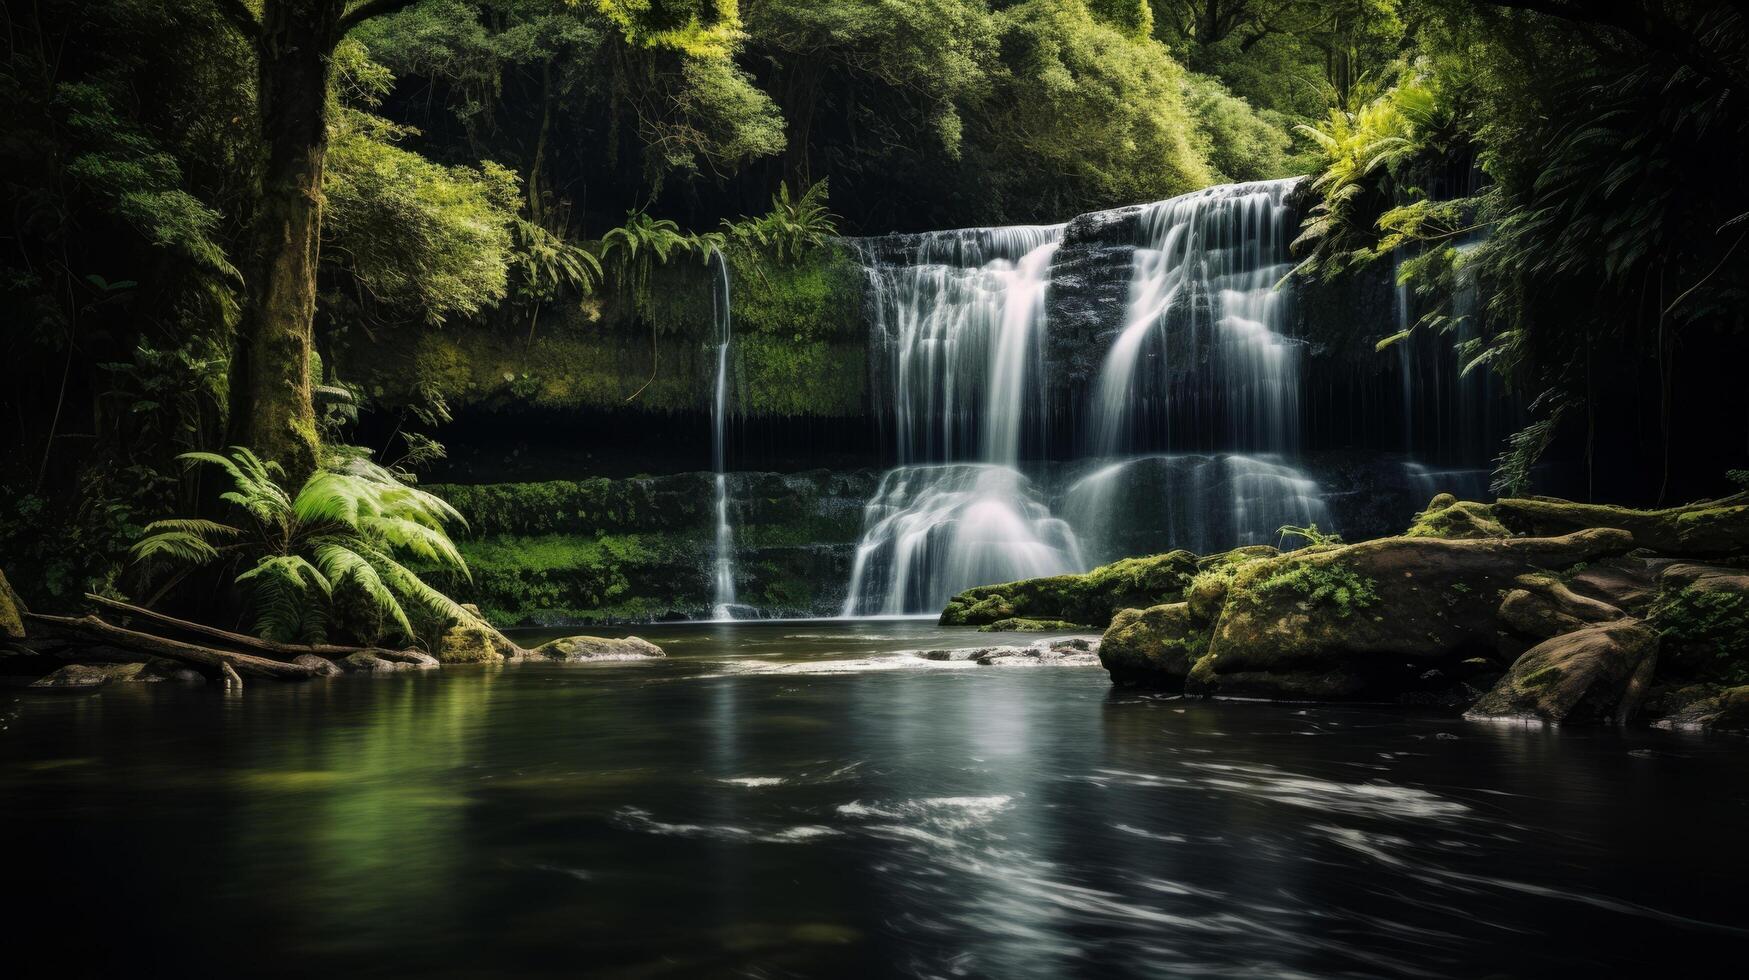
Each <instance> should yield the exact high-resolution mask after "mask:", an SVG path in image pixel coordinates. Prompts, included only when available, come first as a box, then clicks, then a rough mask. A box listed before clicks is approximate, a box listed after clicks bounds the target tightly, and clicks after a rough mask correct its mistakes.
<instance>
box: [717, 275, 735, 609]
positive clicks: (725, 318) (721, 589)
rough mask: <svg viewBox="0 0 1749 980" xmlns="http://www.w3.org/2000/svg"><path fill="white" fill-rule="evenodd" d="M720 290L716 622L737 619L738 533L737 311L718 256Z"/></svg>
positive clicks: (727, 279) (718, 313)
mask: <svg viewBox="0 0 1749 980" xmlns="http://www.w3.org/2000/svg"><path fill="white" fill-rule="evenodd" d="M715 259H716V267H717V272H718V281H717V284H718V286H719V287H720V288H719V290H718V291H716V292H714V293H713V294H712V299H713V300H714V302H713V303H712V310H713V312H714V313H715V314H716V322H717V388H716V397H715V399H713V400H712V402H711V466H712V469H714V470H715V471H716V516H717V530H716V551H715V554H714V555H713V556H712V559H711V561H712V575H711V578H712V585H713V594H712V598H713V602H712V611H713V615H714V616H715V618H717V619H734V618H735V612H736V605H735V532H734V529H733V528H732V527H730V525H729V474H728V451H727V446H726V442H727V424H728V414H729V343H730V340H731V338H732V336H733V328H734V310H733V308H732V307H731V306H730V303H729V263H728V260H727V259H725V258H723V253H722V252H720V251H719V252H716V253H715Z"/></svg>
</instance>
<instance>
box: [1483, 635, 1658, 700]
mask: <svg viewBox="0 0 1749 980" xmlns="http://www.w3.org/2000/svg"><path fill="white" fill-rule="evenodd" d="M1657 662H1658V634H1656V633H1654V632H1653V631H1652V630H1650V629H1648V628H1646V626H1645V625H1643V624H1642V623H1641V622H1640V621H1638V620H1635V619H1620V620H1617V621H1615V622H1611V623H1603V624H1600V625H1597V626H1588V627H1586V628H1584V629H1581V630H1576V631H1574V632H1571V633H1564V634H1562V635H1560V636H1556V637H1552V638H1550V639H1547V640H1544V641H1543V642H1541V643H1539V644H1537V645H1536V646H1534V647H1532V648H1531V649H1530V650H1528V651H1526V652H1525V653H1524V655H1523V656H1521V657H1519V658H1518V659H1517V660H1516V661H1514V662H1513V664H1512V669H1511V670H1509V671H1508V672H1507V673H1506V676H1504V677H1502V678H1501V679H1500V681H1499V683H1497V684H1495V685H1494V688H1493V689H1492V690H1490V691H1489V692H1488V693H1487V694H1485V695H1483V696H1482V697H1481V699H1480V700H1478V701H1477V702H1476V704H1475V705H1474V706H1473V707H1471V708H1470V710H1469V711H1468V712H1467V713H1465V715H1464V717H1466V718H1471V719H1489V718H1533V719H1537V720H1540V721H1545V722H1551V723H1555V724H1559V723H1562V722H1597V721H1613V722H1615V723H1616V724H1622V723H1624V722H1626V721H1628V720H1629V719H1631V718H1632V717H1633V716H1634V715H1635V713H1636V712H1638V710H1639V707H1640V703H1641V701H1642V700H1643V699H1644V697H1645V694H1646V692H1647V690H1648V689H1649V687H1650V685H1651V680H1652V672H1653V671H1654V670H1655V669H1656V665H1657Z"/></svg>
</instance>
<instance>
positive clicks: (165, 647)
mask: <svg viewBox="0 0 1749 980" xmlns="http://www.w3.org/2000/svg"><path fill="white" fill-rule="evenodd" d="M25 619H27V620H28V621H30V622H32V623H38V624H42V625H46V626H49V627H51V628H53V629H55V630H58V631H62V632H65V633H73V634H77V635H78V636H80V637H83V638H88V639H89V640H90V641H91V642H92V644H93V645H94V646H104V647H119V648H121V649H124V650H138V651H140V652H141V653H144V654H149V655H151V656H154V657H163V658H164V659H165V660H175V661H177V662H179V663H185V664H188V665H190V666H192V667H198V668H200V669H201V670H202V671H204V672H206V673H209V674H211V673H222V672H223V671H222V668H223V667H224V666H226V665H229V666H230V667H231V669H233V670H235V671H236V672H237V673H239V674H243V675H246V676H253V677H272V678H276V679H278V680H305V679H307V678H310V677H314V676H315V674H316V672H315V671H314V670H313V669H311V668H309V667H305V666H303V665H301V664H288V663H285V662H284V661H281V660H271V659H268V658H267V657H257V656H255V655H254V654H248V653H236V652H234V651H230V650H218V649H214V648H213V647H205V646H198V645H196V644H193V643H183V642H182V641H180V640H167V639H165V638H163V637H161V636H153V635H152V634H150V633H141V632H138V631H136V630H130V629H123V628H122V627H120V626H112V625H110V624H109V623H106V622H104V621H103V620H101V619H98V618H97V617H96V616H80V617H72V616H48V615H44V614H42V613H26V614H25ZM61 656H66V654H62V655H61Z"/></svg>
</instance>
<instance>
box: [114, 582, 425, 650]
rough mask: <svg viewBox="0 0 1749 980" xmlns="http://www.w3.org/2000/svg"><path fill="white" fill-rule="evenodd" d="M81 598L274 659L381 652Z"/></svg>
mask: <svg viewBox="0 0 1749 980" xmlns="http://www.w3.org/2000/svg"><path fill="white" fill-rule="evenodd" d="M85 598H86V599H88V600H90V601H91V602H93V603H95V604H97V605H99V606H102V607H104V608H105V609H113V610H114V611H116V612H118V613H126V614H127V615H129V616H138V617H140V618H141V619H148V620H151V621H152V622H154V623H157V624H159V625H160V626H168V627H170V628H172V629H177V630H181V631H183V632H185V633H193V634H195V635H197V636H204V637H207V638H209V639H213V640H217V641H218V642H219V643H220V644H221V645H223V646H228V647H234V648H236V649H238V650H246V651H252V652H255V653H259V654H262V655H264V656H268V657H273V658H275V659H277V660H290V659H292V658H293V657H297V656H300V655H302V654H306V653H313V654H315V655H316V656H318V657H327V658H328V659H330V660H333V659H336V658H339V657H345V656H348V655H350V654H354V653H375V654H379V655H380V654H382V653H383V652H385V651H384V650H383V649H382V648H381V647H349V646H340V645H337V644H332V643H278V642H275V641H273V640H263V639H261V638H260V637H256V636H247V635H244V634H242V633H233V632H231V631H230V630H223V629H219V628H218V627H216V626H207V625H206V624H204V623H193V622H189V621H188V620H186V619H177V618H176V617H175V616H166V615H165V614H163V613H161V612H156V611H154V610H151V609H146V608H143V607H141V606H136V605H133V604H132V603H127V602H122V601H120V600H119V599H110V598H108V597H106V596H100V595H97V594H96V593H94V592H87V593H85ZM387 652H389V653H395V652H398V651H393V650H391V651H387Z"/></svg>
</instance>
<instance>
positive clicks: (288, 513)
mask: <svg viewBox="0 0 1749 980" xmlns="http://www.w3.org/2000/svg"><path fill="white" fill-rule="evenodd" d="M182 458H183V459H185V460H187V461H188V462H190V463H202V464H206V465H209V466H214V467H217V468H219V469H220V470H222V471H223V472H224V473H225V475H226V476H227V477H229V480H230V486H231V489H229V490H227V491H225V492H224V493H222V494H220V499H221V500H222V501H224V502H225V503H227V504H230V505H231V507H232V509H233V511H234V512H236V514H237V518H238V520H239V523H240V524H241V525H242V526H237V525H232V524H221V523H218V522H215V521H210V520H205V519H200V518H170V519H165V520H159V521H154V522H153V523H151V524H148V525H147V526H146V528H145V531H144V536H143V537H141V538H140V540H139V541H138V542H136V543H135V544H134V546H133V547H132V548H131V549H130V553H131V554H132V555H133V558H134V560H135V561H136V562H143V563H147V564H148V565H151V566H159V567H169V568H192V567H198V566H202V565H207V564H211V563H213V562H217V561H224V562H225V563H227V564H228V565H231V566H234V567H238V568H241V569H242V571H241V572H240V573H239V574H238V575H237V576H236V579H235V581H236V583H237V584H238V585H240V586H243V587H244V588H245V589H246V590H247V592H248V594H249V600H250V605H251V607H252V608H253V610H254V615H255V631H256V633H257V634H258V635H260V636H263V637H267V638H269V639H276V640H283V641H290V640H303V641H309V642H315V641H319V640H320V639H322V638H323V637H325V636H326V635H327V632H328V629H329V627H330V625H337V626H340V627H342V628H350V629H352V630H353V631H354V632H355V633H360V634H362V638H364V639H374V638H375V636H374V626H373V624H365V623H360V622H358V621H356V620H355V621H353V622H350V623H349V622H345V621H344V620H342V621H340V622H336V620H337V619H339V618H340V617H337V616H336V612H337V611H339V610H341V609H343V608H344V607H343V606H342V605H340V604H339V603H340V601H342V600H348V599H350V600H351V601H353V602H354V603H356V604H357V605H359V606H360V607H361V608H364V609H366V610H368V611H370V612H371V613H374V614H376V615H377V616H380V617H381V618H383V619H386V620H387V621H388V623H389V624H390V626H391V627H392V629H391V632H394V633H397V634H398V635H400V636H403V637H406V638H407V639H410V640H411V639H417V638H418V635H417V631H416V630H415V628H414V626H413V624H412V621H411V620H410V619H409V616H408V610H409V608H412V609H413V610H415V611H419V612H423V613H425V614H427V615H429V616H431V617H434V618H436V619H438V620H441V621H444V622H453V621H456V620H460V619H462V618H464V615H465V614H464V613H463V612H462V610H461V609H460V607H458V606H457V605H456V604H455V603H454V602H452V601H450V600H449V599H448V598H446V597H445V596H444V595H442V594H441V593H439V592H438V591H437V590H435V589H433V588H431V587H430V586H429V585H426V584H425V583H424V582H423V581H422V580H421V579H420V578H419V576H418V575H416V574H415V573H414V572H412V571H411V570H409V569H408V568H407V566H406V565H404V564H403V563H402V562H403V561H405V560H407V559H408V558H411V559H414V560H418V561H423V562H426V563H429V564H431V565H434V566H437V567H440V568H448V569H453V570H455V571H456V572H458V573H460V574H461V575H463V576H466V575H467V564H466V562H465V561H463V559H462V557H461V554H460V553H459V552H458V551H457V550H456V548H455V546H454V545H453V544H451V543H450V540H449V536H448V534H447V533H446V532H445V530H444V525H445V524H446V523H448V522H450V521H459V520H460V514H458V513H457V512H456V511H455V509H454V508H452V507H450V506H449V505H448V504H446V503H444V502H443V501H442V500H441V499H439V498H438V497H436V496H434V495H432V494H430V493H427V492H425V491H423V490H418V489H415V488H413V487H410V486H407V485H405V484H403V483H401V482H400V481H399V480H397V479H395V476H394V474H392V473H390V472H389V471H388V470H386V469H384V468H383V467H380V466H378V465H376V464H374V463H372V462H370V460H369V459H368V458H366V457H365V456H364V455H363V454H362V453H361V452H357V451H349V452H343V453H339V454H336V455H334V456H332V457H331V458H329V459H328V460H327V461H326V462H325V464H324V466H323V467H322V468H320V469H318V470H317V471H316V472H315V473H313V474H312V475H311V476H310V478H309V479H308V480H306V481H305V482H304V484H303V486H302V487H300V488H298V490H297V492H296V494H293V493H291V492H290V491H289V490H288V489H287V488H286V487H285V486H284V485H283V481H284V471H283V470H281V469H280V468H279V466H278V465H277V464H275V463H271V462H266V463H264V462H262V461H261V460H260V459H258V458H257V457H256V456H255V454H254V453H252V452H250V451H249V450H248V449H245V448H242V447H233V448H232V449H230V450H229V452H228V453H226V454H218V453H204V452H196V453H186V454H184V455H183V457H182Z"/></svg>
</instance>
